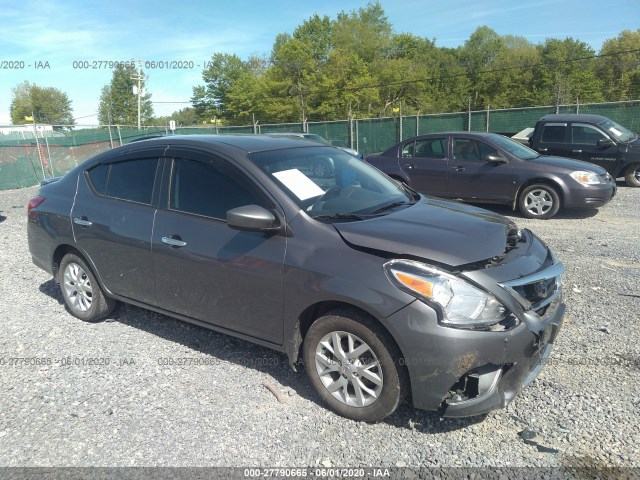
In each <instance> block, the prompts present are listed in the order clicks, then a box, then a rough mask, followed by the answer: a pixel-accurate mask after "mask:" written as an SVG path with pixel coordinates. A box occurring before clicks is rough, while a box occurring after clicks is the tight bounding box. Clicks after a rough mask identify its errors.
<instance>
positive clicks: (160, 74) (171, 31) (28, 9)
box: [0, 0, 640, 125]
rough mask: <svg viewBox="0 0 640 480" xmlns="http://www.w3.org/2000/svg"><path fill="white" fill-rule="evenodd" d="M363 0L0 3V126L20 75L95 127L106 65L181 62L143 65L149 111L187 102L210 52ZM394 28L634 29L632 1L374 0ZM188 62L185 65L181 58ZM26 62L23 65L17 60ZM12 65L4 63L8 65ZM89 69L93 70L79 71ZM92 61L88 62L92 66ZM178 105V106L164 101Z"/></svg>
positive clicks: (460, 40) (446, 32)
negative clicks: (57, 95) (62, 96)
mask: <svg viewBox="0 0 640 480" xmlns="http://www.w3.org/2000/svg"><path fill="white" fill-rule="evenodd" d="M366 4H367V0H359V1H358V0H322V1H316V2H313V1H304V0H253V1H248V0H235V1H227V2H223V1H217V2H214V1H205V0H195V1H189V2H175V1H173V2H164V1H162V0H154V1H151V0H134V1H131V2H122V1H118V0H113V1H104V0H98V1H94V0H87V1H80V0H67V1H61V0H49V1H47V0H44V1H43V0H40V1H33V0H20V1H19V2H17V1H14V0H0V25H2V33H1V35H0V125H9V124H10V123H11V120H10V116H9V107H10V104H11V98H12V92H11V90H12V88H14V87H15V86H16V85H17V84H19V83H22V82H23V81H25V80H28V81H29V82H30V83H35V84H36V85H38V86H40V87H55V88H57V89H59V90H61V91H63V92H64V93H66V94H67V96H68V97H69V98H70V99H71V101H72V107H73V116H74V118H75V119H76V123H77V124H79V125H91V124H93V125H95V124H96V123H97V121H98V120H97V111H98V103H99V97H100V90H101V88H102V87H103V86H105V85H107V84H108V83H109V82H110V80H111V75H112V70H111V69H108V68H103V65H107V64H106V63H100V62H109V61H111V62H114V61H117V62H120V61H131V60H142V61H143V62H146V61H156V62H157V61H160V62H183V63H182V65H186V66H187V67H190V66H191V65H193V67H192V68H185V69H171V70H170V69H161V68H155V69H150V68H147V69H144V68H143V69H144V70H145V73H146V74H147V75H148V81H147V89H148V92H149V93H151V94H152V101H153V102H154V111H155V113H156V115H169V114H170V113H172V112H173V111H176V110H179V109H181V108H184V107H187V106H189V104H188V103H178V102H189V99H190V98H191V95H192V88H193V86H195V85H199V84H202V68H203V65H204V63H205V62H206V61H207V60H209V59H210V58H211V55H212V54H214V53H217V52H221V53H229V54H236V55H238V56H239V57H240V58H243V59H246V58H247V57H249V56H250V55H256V54H257V55H268V54H269V52H270V50H271V47H272V45H273V41H274V39H275V37H276V35H277V34H279V33H293V31H294V30H295V28H296V27H297V26H299V25H301V24H302V23H303V22H304V20H306V19H308V18H309V17H311V16H312V15H313V14H315V13H317V14H319V15H321V16H322V15H327V16H329V17H330V18H332V19H333V18H335V17H336V15H337V14H338V13H339V12H341V11H346V12H350V11H352V10H357V9H359V8H361V7H364V6H366ZM380 4H381V5H382V8H383V9H384V11H385V13H386V15H387V17H388V19H389V21H390V23H391V25H392V26H393V29H394V32H395V33H411V34H414V35H417V36H421V37H426V38H429V39H432V40H435V42H436V45H437V46H439V47H457V46H460V45H462V44H464V42H465V40H467V39H468V38H469V36H470V35H471V34H472V33H473V32H474V31H475V29H476V28H477V27H479V26H482V25H487V26H489V27H490V28H492V29H493V30H495V31H496V32H497V33H498V34H500V35H507V34H511V35H520V36H524V37H526V38H527V39H528V40H530V41H531V42H533V43H541V42H544V40H545V39H546V38H566V37H573V38H574V39H578V40H581V41H583V42H586V43H588V44H589V45H591V47H592V48H593V49H594V50H596V52H597V51H598V50H599V49H600V47H601V46H602V44H603V42H604V41H605V40H607V39H609V38H614V37H616V36H617V35H618V34H619V33H620V32H621V31H623V30H625V29H628V30H637V29H639V28H640V15H639V13H638V12H639V11H640V8H639V7H640V0H609V1H607V2H602V1H595V0H494V1H488V0H476V1H474V2H470V1H468V0H448V1H444V2H443V1H436V0H380ZM185 62H186V63H185ZM23 65H24V66H23ZM16 66H17V67H18V68H12V67H16ZM84 66H89V67H91V68H82V67H84ZM94 67H95V68H94ZM170 102H176V103H170Z"/></svg>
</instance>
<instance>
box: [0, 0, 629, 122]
mask: <svg viewBox="0 0 640 480" xmlns="http://www.w3.org/2000/svg"><path fill="white" fill-rule="evenodd" d="M134 69H135V67H125V66H122V67H118V68H117V69H116V70H115V71H114V72H113V78H112V80H111V82H110V84H109V85H106V86H105V87H104V88H103V89H102V92H101V96H100V104H99V111H98V119H99V122H100V123H101V124H113V123H120V124H135V123H136V122H137V97H136V96H135V95H134V94H133V93H132V87H133V84H134V81H133V80H131V77H132V75H133V74H134V73H135V71H134ZM24 87H25V85H24V84H22V85H21V86H18V87H16V89H14V101H13V102H12V105H11V118H12V121H13V122H14V123H24V121H22V122H21V121H20V118H19V117H20V115H21V114H22V113H21V112H22V110H21V109H20V108H18V107H17V106H16V107H15V108H14V103H15V104H19V103H20V101H21V100H20V98H18V97H21V95H22V94H23V92H24V90H25V88H24ZM31 87H35V86H31ZM53 90H55V89H53ZM57 92H58V93H61V92H59V91H57ZM63 95H64V94H63ZM639 97H640V29H638V30H636V31H630V30H625V31H623V32H621V33H620V34H619V35H618V36H617V37H615V38H611V39H609V40H607V41H605V42H604V44H603V45H602V48H601V49H600V51H599V52H596V51H595V50H594V49H593V48H591V47H590V46H589V45H588V44H587V43H585V42H583V41H580V40H578V39H574V38H571V37H567V38H564V39H555V38H548V39H546V40H545V41H544V42H543V43H539V44H533V43H531V42H530V41H528V40H527V39H526V38H524V37H520V36H515V35H499V34H497V33H496V32H495V31H494V30H492V29H491V28H490V27H488V26H481V27H479V28H478V29H476V31H475V32H473V34H472V35H471V36H470V37H469V38H468V39H467V40H466V41H465V42H464V44H463V45H461V46H459V47H457V48H447V47H438V46H437V45H436V40H435V39H428V38H425V37H420V36H417V35H413V34H411V33H394V31H393V27H392V25H391V24H390V22H389V20H388V18H387V17H386V15H385V12H384V10H383V8H382V7H381V5H380V4H379V3H377V2H376V3H369V4H367V5H366V6H365V7H363V8H360V9H357V10H353V11H351V12H341V13H339V14H338V15H337V16H336V18H334V19H331V18H329V17H328V16H319V15H317V14H316V15H313V16H312V17H310V18H309V19H307V20H305V21H304V22H303V23H302V24H301V25H299V26H298V27H297V28H296V29H295V30H294V32H293V33H292V34H289V33H282V34H279V35H277V36H276V38H275V40H274V43H273V46H272V48H271V53H270V54H269V55H268V56H251V57H249V58H248V59H246V60H243V59H241V58H240V57H238V56H237V55H235V54H228V53H214V54H213V55H212V57H211V61H210V62H209V64H208V67H207V68H206V69H205V70H203V72H202V84H201V85H197V86H194V87H193V95H192V97H191V99H190V101H191V103H192V107H187V108H184V109H182V110H179V111H177V112H174V114H172V115H170V116H168V117H154V115H153V108H152V101H151V96H150V94H148V93H147V94H145V95H144V96H143V98H142V119H143V122H144V123H145V124H151V123H156V124H162V123H166V122H167V121H168V120H169V119H174V120H176V121H177V122H178V123H179V124H181V125H194V124H201V123H211V122H213V121H215V122H220V123H221V124H227V125H246V124H251V123H256V122H259V123H263V124H264V123H281V122H304V121H314V120H327V121H330V120H340V119H346V118H349V117H357V118H370V117H384V116H389V115H393V114H395V113H401V114H403V115H416V114H426V113H441V112H454V111H464V110H467V109H471V110H480V109H485V108H489V107H490V108H492V109H496V108H512V107H527V106H536V105H553V104H569V103H576V102H579V103H591V102H602V101H620V100H630V99H637V98H639ZM22 103H25V102H22ZM63 103H64V102H62V103H61V104H60V105H61V106H63V105H62V104H63ZM68 104H69V108H70V102H68ZM14 110H15V112H17V113H16V116H15V118H14ZM65 113H68V112H65ZM50 118H51V116H50ZM62 118H65V119H66V118H67V117H66V116H63V117H62ZM50 123H56V122H50Z"/></svg>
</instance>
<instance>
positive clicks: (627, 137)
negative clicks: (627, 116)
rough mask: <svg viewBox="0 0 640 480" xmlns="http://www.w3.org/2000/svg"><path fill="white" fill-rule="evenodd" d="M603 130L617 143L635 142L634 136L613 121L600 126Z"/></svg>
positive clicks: (607, 121)
mask: <svg viewBox="0 0 640 480" xmlns="http://www.w3.org/2000/svg"><path fill="white" fill-rule="evenodd" d="M600 126H601V127H602V128H604V130H605V131H606V132H607V133H609V134H610V135H612V136H613V137H615V139H616V140H618V141H619V142H625V143H626V142H630V141H632V140H635V138H636V134H635V133H633V132H632V131H631V130H629V129H628V128H624V127H623V126H622V125H619V124H617V123H616V122H614V121H613V120H606V121H604V122H602V123H601V124H600Z"/></svg>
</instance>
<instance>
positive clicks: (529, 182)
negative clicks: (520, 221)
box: [511, 177, 565, 211]
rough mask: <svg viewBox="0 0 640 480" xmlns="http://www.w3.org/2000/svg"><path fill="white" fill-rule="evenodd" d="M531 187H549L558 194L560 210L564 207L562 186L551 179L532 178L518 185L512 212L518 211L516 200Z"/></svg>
mask: <svg viewBox="0 0 640 480" xmlns="http://www.w3.org/2000/svg"><path fill="white" fill-rule="evenodd" d="M531 185H547V186H549V187H552V188H553V189H554V190H555V191H556V193H557V194H558V197H559V198H560V208H562V206H563V205H564V198H565V194H564V189H563V187H562V184H561V183H560V182H558V181H557V180H554V179H551V178H547V177H534V178H531V179H529V180H527V181H526V182H523V183H522V184H520V186H519V187H518V190H516V194H515V195H514V197H513V203H512V205H511V207H512V208H513V210H514V211H515V210H517V209H518V199H519V198H520V194H521V193H522V191H523V190H524V189H525V188H527V187H530V186H531Z"/></svg>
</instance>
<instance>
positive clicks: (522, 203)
mask: <svg viewBox="0 0 640 480" xmlns="http://www.w3.org/2000/svg"><path fill="white" fill-rule="evenodd" d="M518 207H519V208H520V212H522V215H524V216H525V217H527V218H539V219H542V220H546V219H548V218H551V217H553V216H554V215H555V214H556V213H558V210H560V196H559V195H558V192H556V190H555V189H554V188H553V187H550V186H549V185H544V184H538V185H530V186H528V187H527V188H525V189H524V190H522V192H521V193H520V196H519V197H518Z"/></svg>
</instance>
